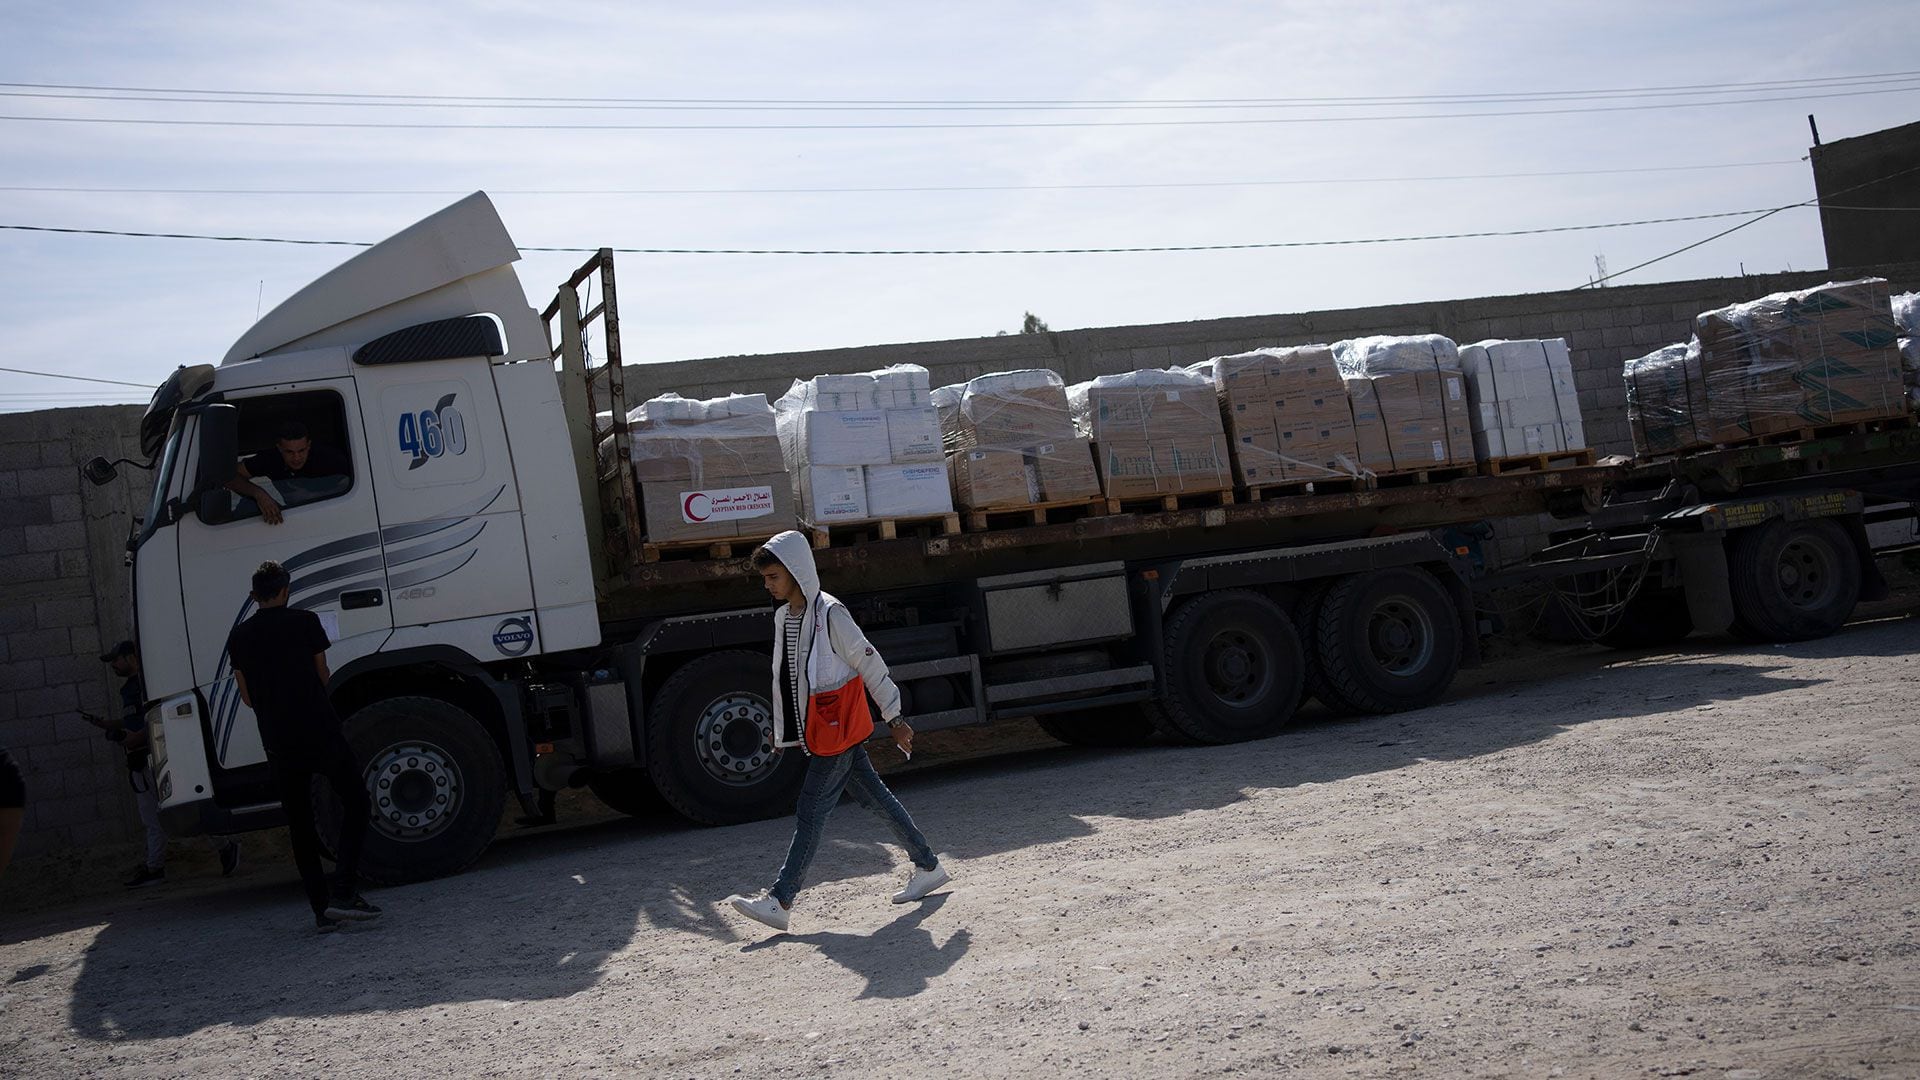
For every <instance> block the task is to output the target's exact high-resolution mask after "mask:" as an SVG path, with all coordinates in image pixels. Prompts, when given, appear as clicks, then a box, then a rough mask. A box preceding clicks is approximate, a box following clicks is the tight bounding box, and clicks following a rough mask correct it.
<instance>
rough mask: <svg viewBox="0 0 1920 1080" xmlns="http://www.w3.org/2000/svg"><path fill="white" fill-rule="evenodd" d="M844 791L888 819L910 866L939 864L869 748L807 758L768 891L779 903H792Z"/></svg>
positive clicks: (928, 867)
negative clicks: (789, 832)
mask: <svg viewBox="0 0 1920 1080" xmlns="http://www.w3.org/2000/svg"><path fill="white" fill-rule="evenodd" d="M842 791H851V792H853V801H854V802H857V803H859V804H860V805H861V806H864V807H866V808H867V809H868V810H871V811H873V812H874V814H875V815H877V816H878V817H879V818H880V820H882V821H884V822H886V823H887V827H888V828H890V829H892V830H893V836H894V839H896V840H898V841H900V846H901V847H904V848H906V849H907V854H908V855H910V856H912V858H913V865H915V866H917V867H919V868H920V869H922V870H931V869H933V868H934V867H935V866H937V865H939V860H938V859H937V858H935V857H934V854H933V849H932V848H930V847H928V846H927V838H926V837H924V836H921V835H920V830H919V829H916V828H914V827H913V819H912V818H910V817H908V816H907V808H906V807H904V806H901V805H900V800H899V799H896V798H894V797H893V792H891V791H888V790H887V785H886V784H885V783H883V782H882V781H881V780H880V774H879V773H877V772H874V771H873V762H872V761H870V760H868V758H867V748H866V747H864V746H856V747H854V748H853V749H851V750H848V751H846V752H845V753H842V754H836V755H834V756H833V757H814V758H809V759H808V760H807V778H806V780H804V781H803V782H802V783H801V785H800V803H799V805H798V806H797V807H796V808H795V814H796V816H797V818H798V820H797V821H795V822H794V827H793V843H792V845H791V846H789V847H788V848H787V862H786V865H784V866H782V867H781V868H780V880H779V881H776V882H774V885H773V889H772V890H771V891H772V893H773V898H774V899H776V900H778V901H780V903H781V904H783V905H785V906H787V907H792V906H793V898H794V896H795V895H796V894H797V893H799V891H800V883H801V882H802V881H803V880H804V879H805V878H806V876H807V866H808V865H809V864H811V863H812V862H813V855H814V852H816V851H818V850H819V849H820V834H821V833H822V832H825V831H826V828H827V818H828V816H830V815H831V814H832V813H833V808H834V805H835V804H836V803H838V802H839V801H840V793H841V792H842Z"/></svg>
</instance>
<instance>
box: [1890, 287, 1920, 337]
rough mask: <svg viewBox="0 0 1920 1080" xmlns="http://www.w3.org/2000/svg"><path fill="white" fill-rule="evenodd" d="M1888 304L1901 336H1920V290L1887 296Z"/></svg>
mask: <svg viewBox="0 0 1920 1080" xmlns="http://www.w3.org/2000/svg"><path fill="white" fill-rule="evenodd" d="M1887 306H1888V307H1889V308H1890V309H1891V310H1892V311H1893V324H1894V325H1895V326H1897V327H1899V328H1900V336H1901V337H1908V338H1911V337H1920V292H1903V293H1895V294H1893V295H1892V296H1890V297H1888V298H1887Z"/></svg>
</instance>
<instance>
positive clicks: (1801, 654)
mask: <svg viewBox="0 0 1920 1080" xmlns="http://www.w3.org/2000/svg"><path fill="white" fill-rule="evenodd" d="M1915 607H1916V605H1913V604H1908V605H1906V606H1905V608H1904V609H1903V610H1900V611H1896V612H1895V613H1893V614H1891V615H1885V614H1882V615H1881V617H1879V618H1874V619H1869V620H1867V621H1863V622H1859V623H1856V624H1855V625H1853V626H1850V627H1849V628H1847V629H1846V630H1845V631H1843V632H1842V633H1840V634H1839V635H1836V636H1835V637H1833V638H1830V639H1827V640H1825V641H1818V642H1812V643H1807V644H1800V645H1789V646H1767V647H1740V646H1735V645H1732V644H1730V643H1724V642H1723V643H1718V644H1717V645H1716V644H1715V643H1706V644H1704V645H1701V646H1700V648H1702V649H1707V648H1714V649H1716V650H1717V651H1715V652H1713V653H1710V654H1709V653H1705V652H1697V653H1694V654H1674V655H1626V654H1615V653H1603V652H1599V651H1597V650H1588V649H1568V650H1562V651H1560V652H1558V653H1553V654H1549V655H1546V656H1537V657H1531V658H1527V659H1524V660H1515V661H1506V662H1502V663H1498V664H1495V665H1492V666H1490V667H1488V668H1483V669H1481V670H1479V671H1476V672H1471V673H1468V674H1467V675H1466V676H1464V677H1463V679H1462V680H1461V683H1460V685H1459V687H1458V688H1457V689H1456V691H1455V693H1454V695H1453V697H1452V699H1451V700H1450V701H1448V702H1447V703H1446V704H1444V705H1441V706H1437V707H1434V708H1430V709H1425V710H1421V711H1419V712H1414V713H1407V714H1403V715H1399V716H1391V717H1382V718H1372V719H1366V720H1360V721H1345V722H1339V721H1332V720H1327V719H1324V718H1322V719H1319V720H1317V721H1309V722H1307V723H1305V724H1304V725H1303V726H1302V727H1301V728H1300V729H1298V730H1296V731H1294V732H1292V733H1290V734H1288V735H1285V736H1282V737H1280V738H1277V739H1272V740H1268V741H1265V742H1260V743H1253V744H1246V745H1241V746H1233V747H1215V748H1194V749H1174V748H1152V749H1143V750H1132V751H1112V752H1108V751H1100V752H1095V751H1083V750H1073V749H1066V748H1059V747H1057V746H1053V745H1049V746H1044V747H1039V748H1034V749H1028V750H1026V751H1024V752H1022V753H1019V754H1017V755H1000V756H995V757H987V758H976V759H974V760H970V761H964V762H960V763H953V764H945V765H939V766H935V767H931V768H916V769H914V770H912V771H910V772H907V773H905V774H903V775H899V776H897V777H896V789H897V790H898V791H899V793H900V795H901V797H902V799H903V801H905V802H906V804H907V805H908V807H909V808H910V809H911V810H912V811H913V813H914V814H915V815H916V817H917V819H918V820H919V821H920V823H921V824H922V825H923V827H924V828H925V830H926V832H927V833H928V835H929V836H930V837H931V838H932V839H933V841H934V844H935V846H936V847H938V848H940V849H941V850H943V851H945V852H947V853H948V855H949V860H950V864H951V866H952V867H953V869H954V871H955V882H954V886H953V888H952V889H951V891H950V892H947V893H944V894H941V895H937V896H935V897H934V898H932V899H930V900H928V901H927V902H925V903H922V904H919V905H914V906H911V907H904V908H901V907H894V906H892V905H890V904H889V903H887V895H888V893H890V892H891V891H892V890H893V889H895V888H897V887H898V882H899V881H900V880H901V879H902V878H903V877H904V875H905V871H906V863H905V861H904V859H903V857H902V856H901V854H900V853H899V852H898V851H897V850H895V849H893V848H891V847H887V846H883V845H881V844H880V843H879V842H878V841H879V838H880V836H881V835H882V834H881V832H880V828H879V826H878V823H876V822H874V821H873V820H872V819H870V818H868V817H867V816H866V815H865V814H863V813H862V812H861V811H860V810H859V809H858V807H856V806H853V805H852V804H851V803H849V804H846V805H844V806H843V807H842V808H841V810H840V811H839V813H838V815H837V816H836V817H835V819H834V822H833V824H832V826H831V828H830V831H829V835H828V840H827V842H826V843H825V845H824V846H823V848H822V852H821V856H820V859H819V861H818V862H817V864H816V867H815V877H814V881H813V882H812V884H811V887H810V888H809V889H808V890H807V891H806V892H805V893H803V894H802V897H801V903H800V905H799V906H798V907H797V908H796V910H795V913H794V925H793V931H794V932H793V933H791V934H788V935H772V934H770V933H767V932H763V931H762V930H761V929H760V928H758V927H757V926H754V925H751V924H745V923H743V922H742V921H740V920H738V919H737V918H735V917H734V916H733V915H732V914H731V913H730V912H725V911H723V910H722V909H721V906H720V904H719V900H720V899H721V898H722V897H724V896H725V895H726V894H728V893H729V892H733V891H735V890H738V889H746V888H754V887H759V886H761V885H763V884H766V883H767V881H768V880H770V878H771V877H772V874H773V871H774V870H775V869H776V868H777V863H778V861H779V858H780V855H781V854H782V852H783V850H784V845H785V843H786V839H787V836H788V830H789V828H790V823H789V822H785V821H779V822H762V823H758V824H753V825H745V826H740V827H736V828H729V829H694V828H691V827H686V826H681V825H677V824H674V823H671V822H667V821H630V820H625V819H620V820H602V821H599V822H592V823H588V824H585V825H580V826H575V827H572V828H564V827H563V828H557V829H552V830H543V834H521V835H518V836H512V837H508V838H506V839H504V840H503V841H502V842H501V843H499V844H497V845H496V847H495V848H494V850H493V851H492V852H491V853H489V855H488V857H487V858H486V859H485V860H484V861H483V862H482V863H481V864H480V866H479V867H477V868H476V869H474V870H473V871H471V872H469V873H467V874H465V875H463V876H461V877H459V878H457V879H452V880H447V881H437V882H430V883H427V884H422V885H415V886H408V887H404V888H395V889H387V890H382V891H380V892H378V893H377V894H374V896H373V899H374V900H375V901H376V902H377V903H380V904H382V905H384V906H385V908H386V910H387V915H386V917H385V918H384V919H382V920H381V921H379V922H377V923H373V924H368V925H366V926H365V927H361V928H353V929H351V930H349V931H347V932H344V933H341V934H339V935H335V936H333V937H330V938H317V937H314V936H312V935H311V933H310V930H309V927H308V918H307V913H306V911H305V909H304V904H303V903H302V900H301V898H300V895H299V893H298V890H297V888H296V887H295V885H294V884H293V879H292V877H291V875H290V873H289V872H288V871H287V870H286V868H285V867H284V866H283V865H280V864H268V863H267V862H265V861H256V862H255V863H254V864H253V865H252V866H251V867H250V868H249V869H248V870H247V871H246V872H245V873H243V874H242V875H241V876H240V877H239V878H237V879H235V880H234V881H231V882H219V881H218V880H217V879H216V880H214V881H212V882H210V883H208V882H204V881H203V882H201V883H199V884H197V885H196V884H193V883H176V884H175V885H172V886H168V888H169V889H171V890H173V891H171V892H162V893H154V894H146V895H138V896H135V897H132V898H129V897H112V898H109V899H93V900H84V901H81V902H79V903H77V904H75V905H73V906H71V907H69V908H67V909H64V910H47V911H41V912H37V913H29V914H25V915H16V916H13V917H11V919H10V922H9V923H8V924H7V925H5V926H4V927H0V1075H7V1076H13V1075H25V1076H65V1075H128V1076H185V1075H194V1074H221V1075H276V1074H284V1075H311V1074H324V1075H328V1076H346V1077H376V1076H379V1077H384V1076H392V1075H417V1074H427V1073H432V1074H440V1075H446V1074H456V1075H481V1076H495V1075H499V1076H549V1075H607V1076H613V1075H633V1074H636V1073H641V1072H644V1073H646V1074H647V1075H658V1076H676V1075H678V1076H690V1077H704V1076H734V1075H744V1076H764V1075H771V1074H774V1073H780V1074H785V1075H799V1074H802V1073H813V1074H834V1073H842V1072H844V1073H846V1074H848V1075H899V1076H909V1075H911V1076H924V1075H938V1076H979V1077H993V1076H1003V1075H1016V1074H1018V1075H1033V1074H1048V1075H1053V1074H1061V1073H1069V1072H1071V1073H1079V1074H1086V1075H1100V1076H1111V1075H1147V1074H1153V1075H1171V1076H1188V1075H1213V1074H1219V1073H1229V1072H1237V1073H1249V1074H1254V1075H1269V1074H1274V1073H1280V1072H1287V1071H1301V1072H1307V1073H1309V1074H1311V1075H1326V1076H1400V1075H1427V1076H1463V1075H1473V1076H1511V1077H1538V1076H1560V1075H1564V1076H1606V1077H1613V1076H1630V1075H1631V1076H1646V1075H1665V1076H1677V1075H1695V1076H1706V1077H1747V1078H1758V1077H1794V1078H1801V1077H1825V1076H1869V1075H1872V1076H1913V1075H1920V946H1917V945H1916V938H1915V931H1916V926H1920V889H1916V883H1917V882H1916V879H1917V878H1920V874H1917V873H1916V870H1917V869H1920V862H1917V860H1916V858H1915V855H1914V849H1915V846H1916V839H1915V836H1914V832H1915V829H1916V828H1917V827H1920V826H1917V825H1916V822H1920V816H1917V815H1916V810H1917V809H1920V806H1917V805H1916V803H1917V802H1920V800H1916V799H1915V798H1914V767H1915V763H1916V762H1920V708H1916V705H1915V687H1916V686H1920V659H1916V653H1920V620H1917V619H1916V618H1915V617H1914V615H1915ZM1000 737H1001V738H1002V739H1003V740H1011V744H1019V743H1021V742H1023V741H1024V742H1028V743H1039V742H1041V741H1042V740H1040V739H1039V738H1037V737H1036V736H1035V735H1034V733H1033V731H1032V729H1031V728H1024V727H1016V728H1014V729H1013V730H1011V731H1009V732H1007V733H1005V734H1003V735H1002V736H1000ZM932 738H933V737H929V741H930V742H931V741H932Z"/></svg>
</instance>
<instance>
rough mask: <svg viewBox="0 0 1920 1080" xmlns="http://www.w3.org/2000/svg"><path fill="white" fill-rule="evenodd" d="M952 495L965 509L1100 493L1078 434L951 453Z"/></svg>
mask: <svg viewBox="0 0 1920 1080" xmlns="http://www.w3.org/2000/svg"><path fill="white" fill-rule="evenodd" d="M951 463H952V466H953V475H954V490H955V500H956V501H957V502H958V503H959V504H960V505H961V506H964V507H966V508H967V509H969V510H986V509H996V508H1004V507H1018V506H1031V505H1033V504H1035V503H1043V502H1065V501H1069V500H1073V499H1086V498H1091V497H1093V496H1095V495H1098V494H1100V478H1099V476H1098V474H1097V473H1096V472H1095V471H1094V467H1093V455H1092V453H1091V451H1090V449H1089V447H1088V445H1087V443H1086V441H1085V440H1084V439H1067V440H1064V441H1061V442H1057V443H1042V444H1039V445H1037V446H1032V447H1027V448H1025V449H1021V450H994V449H985V448H978V447H976V448H974V449H971V450H962V451H959V452H957V453H955V454H954V455H953V457H952V459H951Z"/></svg>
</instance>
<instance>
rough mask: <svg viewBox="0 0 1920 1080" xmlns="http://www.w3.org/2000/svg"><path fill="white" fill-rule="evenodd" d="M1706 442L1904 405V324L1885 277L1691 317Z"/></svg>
mask: <svg viewBox="0 0 1920 1080" xmlns="http://www.w3.org/2000/svg"><path fill="white" fill-rule="evenodd" d="M1694 337H1695V339H1696V340H1697V341H1698V342H1699V347H1700V372H1699V374H1700V385H1699V386H1698V387H1697V388H1696V396H1695V401H1694V405H1695V408H1694V424H1695V427H1696V428H1697V429H1698V432H1699V437H1700V441H1701V442H1703V443H1731V442H1738V441H1740V440H1742V439H1746V438H1751V437H1754V436H1761V435H1771V434H1778V433H1782V432H1792V431H1795V430H1798V429H1802V428H1809V427H1820V426H1823V425H1828V424H1844V423H1853V422H1858V421H1865V420H1875V419H1880V418H1883V417H1888V416H1896V415H1901V414H1903V413H1905V412H1906V409H1907V405H1906V398H1905V393H1904V389H1903V387H1902V385H1901V376H1900V352H1899V348H1898V339H1899V333H1898V328H1897V326H1896V324H1895V322H1894V317H1893V309H1892V304H1891V301H1890V297H1889V296H1888V294H1887V283H1886V281H1885V280H1884V279H1881V278H1862V279H1860V280H1857V281H1845V282H1829V283H1828V284H1825V285H1820V286H1817V287H1815V288H1811V289H1800V290H1795V291H1792V292H1781V293H1774V294H1772V295H1770V296H1763V297H1761V298H1760V299H1758V300H1752V301H1749V302H1747V303H1744V304H1733V305H1730V306H1728V307H1724V308H1717V309H1715V310H1713V311H1706V312H1702V313H1701V314H1700V315H1699V316H1698V317H1697V318H1695V319H1694Z"/></svg>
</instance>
